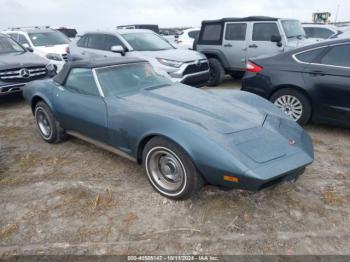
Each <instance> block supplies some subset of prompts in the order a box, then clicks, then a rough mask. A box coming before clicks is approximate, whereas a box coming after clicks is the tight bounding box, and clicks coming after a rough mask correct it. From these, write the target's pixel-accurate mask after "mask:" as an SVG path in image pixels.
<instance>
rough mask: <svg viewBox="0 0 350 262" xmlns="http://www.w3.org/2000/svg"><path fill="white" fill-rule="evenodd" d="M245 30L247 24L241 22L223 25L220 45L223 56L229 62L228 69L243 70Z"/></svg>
mask: <svg viewBox="0 0 350 262" xmlns="http://www.w3.org/2000/svg"><path fill="white" fill-rule="evenodd" d="M247 28H248V23H242V22H232V23H226V25H225V31H224V38H223V43H222V45H223V50H224V52H225V55H226V57H227V59H228V60H229V64H230V67H232V68H235V69H242V68H245V65H246V54H247V52H246V51H247V45H246V43H247V42H246V38H247Z"/></svg>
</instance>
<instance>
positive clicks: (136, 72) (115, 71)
mask: <svg viewBox="0 0 350 262" xmlns="http://www.w3.org/2000/svg"><path fill="white" fill-rule="evenodd" d="M96 73H97V77H98V81H99V83H100V85H101V88H102V90H103V93H104V95H105V96H106V97H116V96H127V95H131V94H134V93H136V92H139V91H140V90H143V89H153V88H159V87H162V86H168V85H171V81H170V80H168V79H167V78H165V77H163V76H160V75H157V74H156V73H155V72H154V70H153V68H152V66H151V65H150V64H148V63H134V64H127V65H121V66H112V67H105V68H99V69H96Z"/></svg>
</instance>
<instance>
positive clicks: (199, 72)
mask: <svg viewBox="0 0 350 262" xmlns="http://www.w3.org/2000/svg"><path fill="white" fill-rule="evenodd" d="M167 73H168V75H169V76H170V78H171V80H172V81H173V82H178V83H183V84H186V85H190V86H196V87H199V86H204V85H206V84H207V83H208V80H209V63H208V61H207V60H206V59H202V60H199V61H197V62H194V61H193V62H189V63H184V64H183V65H182V66H181V67H180V68H178V69H172V70H168V71H167Z"/></svg>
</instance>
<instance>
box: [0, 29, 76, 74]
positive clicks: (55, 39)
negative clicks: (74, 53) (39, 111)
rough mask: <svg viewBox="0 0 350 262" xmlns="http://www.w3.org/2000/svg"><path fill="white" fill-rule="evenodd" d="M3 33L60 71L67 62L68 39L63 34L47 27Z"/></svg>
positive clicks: (12, 30) (11, 30)
mask: <svg viewBox="0 0 350 262" xmlns="http://www.w3.org/2000/svg"><path fill="white" fill-rule="evenodd" d="M3 33H5V34H7V35H9V36H11V37H12V38H13V39H14V40H16V41H17V42H19V43H20V44H21V45H22V46H24V47H26V48H31V49H32V50H33V52H34V54H37V55H39V56H42V57H44V58H46V59H48V60H49V61H50V63H52V64H54V65H56V66H57V70H58V71H59V70H61V68H62V66H63V64H64V63H65V62H66V61H67V60H68V57H67V51H68V49H67V48H68V44H69V42H70V41H69V39H68V37H66V36H65V35H64V34H63V33H61V32H59V31H56V30H53V29H51V28H48V27H27V28H26V27H19V28H12V29H10V30H6V31H4V32H3Z"/></svg>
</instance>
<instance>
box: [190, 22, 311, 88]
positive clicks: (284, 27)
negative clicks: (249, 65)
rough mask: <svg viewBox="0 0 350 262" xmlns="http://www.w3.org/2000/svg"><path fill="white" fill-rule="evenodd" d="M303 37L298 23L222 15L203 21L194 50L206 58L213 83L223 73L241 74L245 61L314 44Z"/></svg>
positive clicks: (303, 34)
mask: <svg viewBox="0 0 350 262" xmlns="http://www.w3.org/2000/svg"><path fill="white" fill-rule="evenodd" d="M314 42H316V40H314V39H306V36H305V32H304V29H303V28H302V26H301V24H300V22H299V21H298V20H294V19H279V18H272V17H246V18H223V19H220V20H212V21H203V22H202V27H201V31H200V34H199V38H198V41H197V43H196V44H195V49H196V50H197V51H200V52H202V53H204V54H205V55H206V56H207V58H208V59H209V64H210V75H211V77H210V80H209V84H210V85H212V86H215V85H219V84H220V83H221V82H222V80H223V78H224V75H225V74H226V73H227V74H230V75H231V76H233V77H241V76H243V74H244V70H245V69H246V68H245V67H246V61H247V59H249V58H252V57H258V56H261V55H264V56H272V55H276V54H279V53H282V52H285V51H288V50H291V49H294V48H297V47H300V46H304V45H307V44H310V43H314Z"/></svg>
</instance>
